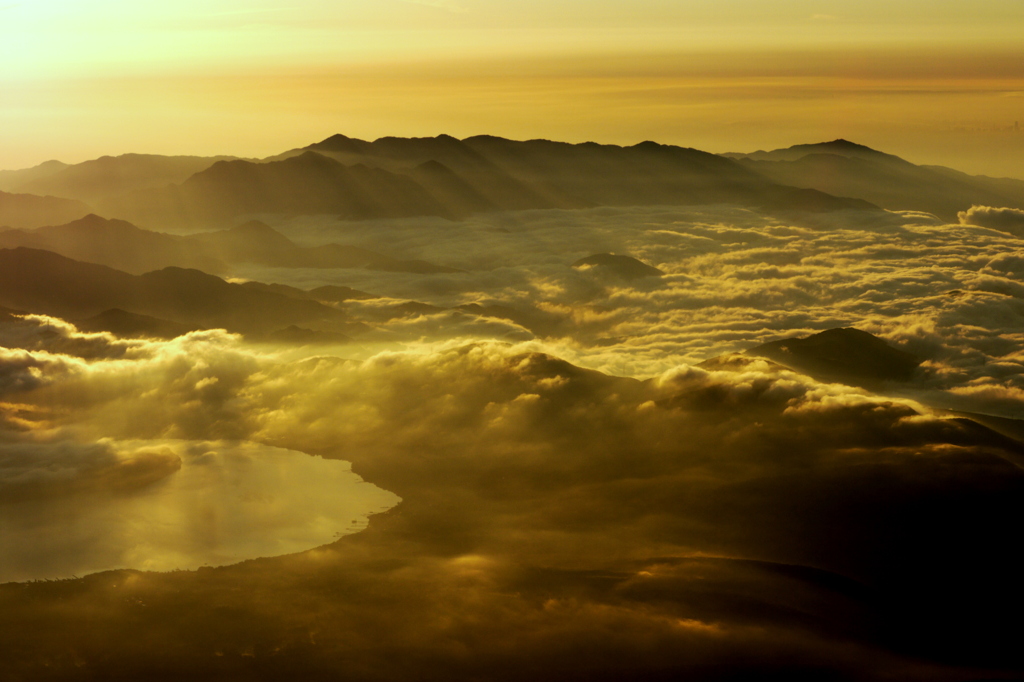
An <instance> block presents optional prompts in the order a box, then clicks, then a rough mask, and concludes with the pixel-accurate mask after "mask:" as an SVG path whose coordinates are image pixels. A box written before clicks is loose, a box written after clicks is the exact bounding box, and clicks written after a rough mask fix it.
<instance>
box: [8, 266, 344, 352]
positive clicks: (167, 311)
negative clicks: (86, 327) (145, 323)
mask: <svg viewBox="0 0 1024 682" xmlns="http://www.w3.org/2000/svg"><path fill="white" fill-rule="evenodd" d="M0 306H3V307H6V308H11V309H16V310H24V311H27V312H33V313H43V314H48V315H55V316H58V317H63V318H65V319H70V320H77V319H85V318H94V320H93V321H97V320H96V319H95V318H96V317H97V316H100V315H101V314H106V315H107V316H108V317H114V318H117V319H116V320H115V321H119V322H120V321H125V320H128V321H131V322H132V323H133V324H138V323H139V320H137V319H136V320H131V319H130V315H127V316H126V315H124V314H120V313H111V312H110V311H111V309H118V310H119V311H122V313H129V314H131V315H142V316H148V317H152V318H157V320H160V321H168V322H172V323H176V324H178V325H185V326H187V327H192V328H203V329H209V328H225V329H228V330H229V331H237V332H243V333H252V334H257V335H259V334H266V333H270V332H273V331H275V330H278V329H282V328H286V327H288V326H290V325H304V326H307V327H308V326H313V327H315V328H317V329H321V330H325V331H345V330H347V329H349V327H350V325H349V324H348V322H347V318H346V316H345V314H344V313H342V312H341V311H339V310H337V309H335V308H332V307H330V306H327V305H324V304H322V303H318V302H316V301H313V300H299V299H296V298H292V297H288V296H284V295H281V294H278V293H274V292H272V291H266V290H261V289H258V288H254V287H246V286H243V285H241V284H232V283H228V282H225V281H224V280H222V279H220V278H219V277H215V276H213V275H208V274H206V273H204V272H201V271H199V270H190V269H183V268H176V267H169V268H164V269H162V270H156V271H153V272H148V273H145V274H143V275H131V274H129V273H126V272H121V271H119V270H114V269H112V268H108V267H105V266H102V265H95V264H92V263H82V262H79V261H75V260H71V259H70V258H65V257H64V256H60V255H58V254H55V253H51V252H49V251H40V250H37V249H27V248H17V249H0ZM99 321H109V320H103V318H102V317H101V318H100V320H99ZM178 328H180V327H178Z"/></svg>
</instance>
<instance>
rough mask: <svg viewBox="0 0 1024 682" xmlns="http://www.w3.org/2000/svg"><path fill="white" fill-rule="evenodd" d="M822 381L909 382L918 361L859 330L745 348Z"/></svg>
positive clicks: (833, 331) (862, 383) (857, 383)
mask: <svg viewBox="0 0 1024 682" xmlns="http://www.w3.org/2000/svg"><path fill="white" fill-rule="evenodd" d="M746 354H747V355H754V356H759V357H764V358H768V359H770V360H773V361H775V362H777V363H779V364H780V365H784V366H786V367H789V368H791V369H795V370H797V371H799V372H802V373H804V374H807V375H809V376H812V377H814V378H816V379H820V380H823V381H838V382H842V383H846V384H851V385H854V386H865V387H868V388H872V387H877V386H878V385H880V384H882V383H884V382H892V381H909V380H910V379H911V378H912V377H913V375H914V370H916V369H917V367H918V365H920V364H921V360H920V359H919V358H917V357H915V356H913V355H911V354H910V353H907V352H905V351H902V350H899V349H898V348H893V347H892V346H890V345H889V344H888V343H886V342H885V341H884V340H883V339H880V338H878V337H877V336H874V335H872V334H869V333H868V332H865V331H861V330H859V329H852V328H842V329H829V330H826V331H823V332H820V333H818V334H814V335H812V336H808V337H806V338H792V339H781V340H779V341H771V342H769V343H765V344H762V345H760V346H757V347H755V348H751V349H750V350H748V351H746Z"/></svg>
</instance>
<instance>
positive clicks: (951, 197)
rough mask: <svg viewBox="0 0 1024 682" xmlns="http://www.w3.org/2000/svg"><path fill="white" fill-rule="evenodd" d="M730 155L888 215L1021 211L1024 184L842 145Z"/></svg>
mask: <svg viewBox="0 0 1024 682" xmlns="http://www.w3.org/2000/svg"><path fill="white" fill-rule="evenodd" d="M729 156H731V157H734V158H738V159H739V160H740V162H741V163H743V164H745V165H746V167H747V168H749V169H750V170H752V171H754V172H757V173H760V174H761V175H762V176H764V177H765V178H767V179H770V180H772V181H773V182H776V183H779V184H784V185H792V186H795V187H804V188H809V189H815V190H818V191H821V192H825V193H828V194H833V195H839V196H851V197H859V198H862V199H865V200H867V201H870V202H872V203H874V204H877V205H879V206H882V207H884V208H888V209H893V210H913V211H925V212H928V213H934V214H935V215H937V216H939V217H940V218H942V219H944V220H947V221H949V222H955V221H956V214H957V212H958V211H963V210H966V209H968V208H970V207H971V206H972V205H974V204H982V205H986V206H1009V207H1014V208H1021V207H1024V181H1020V180H1012V179H1008V178H1003V179H996V178H987V177H984V176H970V175H967V174H965V173H960V172H958V171H954V170H952V169H949V168H942V167H940V166H917V165H914V164H912V163H910V162H909V161H905V160H903V159H901V158H899V157H897V156H892V155H891V154H883V153H882V152H879V151H876V150H874V149H871V148H869V147H865V146H863V145H857V144H853V143H852V142H847V141H845V140H836V141H834V142H826V143H822V144H810V145H796V146H794V147H790V148H788V149H779V150H775V151H771V152H763V151H762V152H754V153H753V154H747V155H739V154H731V155H729Z"/></svg>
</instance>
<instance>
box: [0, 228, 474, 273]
mask: <svg viewBox="0 0 1024 682" xmlns="http://www.w3.org/2000/svg"><path fill="white" fill-rule="evenodd" d="M17 247H28V248H33V249H44V250H47V251H53V252H54V253H59V254H61V255H64V256H67V257H68V258H73V259H75V260H81V261H86V262H89V263H98V264H101V265H107V266H109V267H112V268H116V269H118V270H124V271H125V272H129V273H134V274H142V273H145V272H150V271H151V270H158V269H160V268H165V267H170V266H174V267H181V268H196V269H199V270H204V271H206V272H212V273H221V274H223V273H226V272H228V271H229V270H230V264H237V263H256V264H260V265H270V266H277V267H293V268H294V267H302V268H361V269H368V270H383V271H388V272H412V273H420V274H425V273H432V272H455V271H456V270H455V269H454V268H449V267H445V266H442V265H434V264H432V263H427V262H426V261H421V260H401V259H398V258H392V257H390V256H386V255H382V254H379V253H377V252H375V251H370V250H369V249H364V248H361V247H358V246H347V245H342V244H323V245H320V246H314V247H301V246H298V245H296V244H295V243H293V242H292V241H291V240H290V239H288V238H287V237H285V236H284V235H283V234H281V233H280V232H277V231H275V230H274V229H273V228H271V227H270V226H269V225H266V224H264V223H261V222H259V221H250V222H247V223H244V224H242V225H237V226H235V227H232V228H230V229H227V230H219V231H214V232H200V233H197V234H194V235H189V236H178V235H170V234H164V233H162V232H153V231H150V230H144V229H142V228H139V227H136V226H135V225H133V224H132V223H129V222H126V221H124V220H107V219H106V218H101V217H99V216H97V215H88V216H86V217H84V218H81V219H79V220H74V221H72V222H70V223H67V224H65V225H55V226H49V227H41V228H37V229H34V230H6V231H0V248H17Z"/></svg>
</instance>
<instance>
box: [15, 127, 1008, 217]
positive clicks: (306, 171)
mask: <svg viewBox="0 0 1024 682" xmlns="http://www.w3.org/2000/svg"><path fill="white" fill-rule="evenodd" d="M0 192H6V193H8V194H7V195H0V227H3V226H7V227H36V226H40V225H53V224H58V223H60V222H67V221H69V220H73V219H74V218H77V217H81V216H83V215H85V214H86V213H88V212H90V211H92V212H97V213H100V214H101V215H104V216H106V217H110V218H119V219H123V220H128V221H131V222H133V223H135V224H137V225H141V226H144V227H148V228H160V229H174V230H179V229H214V228H223V227H230V226H232V225H235V224H238V223H239V222H244V220H245V219H247V218H251V217H252V216H256V215H259V214H267V213H274V214H286V215H300V214H332V215H337V216H338V217H340V218H342V219H352V220H358V219H372V218H403V217H416V216H439V217H445V218H462V217H465V216H468V215H472V214H474V213H480V212H485V211H498V210H521V209H543V208H562V209H570V208H584V207H594V206H628V205H659V204H664V205H690V204H709V203H729V204H738V205H742V206H749V207H754V208H764V209H768V210H799V211H830V210H839V209H863V210H872V209H875V208H877V207H881V208H886V209H893V210H914V211H924V212H928V213H933V214H935V215H937V216H939V217H941V218H942V219H944V220H947V221H953V220H955V219H956V214H957V212H959V211H964V210H966V209H968V208H970V206H971V205H975V204H978V205H990V206H1008V207H1014V208H1022V207H1024V181H1022V180H1013V179H1005V178H1004V179H999V178H989V177H984V176H971V175H967V174H965V173H960V172H958V171H955V170H952V169H949V168H943V167H939V166H918V165H915V164H912V163H910V162H908V161H905V160H903V159H900V158H899V157H896V156H893V155H891V154H885V153H882V152H879V151H876V150H874V149H871V148H869V147H865V146H863V145H858V144H854V143H852V142H848V141H846V140H835V141H832V142H825V143H820V144H803V145H796V146H793V147H789V148H787V149H777V150H774V151H758V152H753V153H750V154H739V153H732V154H723V155H715V154H709V153H707V152H702V151H699V150H696V149H689V148H684V147H677V146H672V145H661V144H657V143H654V142H642V143H640V144H637V145H633V146H629V147H622V146H617V145H602V144H597V143H593V142H587V143H583V144H567V143H563V142H552V141H549V140H529V141H514V140H507V139H504V138H500V137H493V136H487V135H481V136H476V137H469V138H466V139H464V140H458V139H456V138H454V137H450V136H448V135H439V136H438V137H429V138H398V137H384V138H381V139H378V140H375V141H373V142H369V141H365V140H358V139H353V138H349V137H345V136H344V135H334V136H332V137H329V138H327V139H326V140H323V141H321V142H318V143H315V144H311V145H309V146H307V147H303V148H301V149H294V150H290V151H288V152H285V153H283V154H279V155H277V156H273V157H269V158H266V159H262V160H253V159H248V160H246V159H237V158H232V157H181V156H179V157H175V156H156V155H143V154H126V155H123V156H117V157H109V156H107V157H102V158H99V159H95V160H92V161H86V162H84V163H80V164H75V165H67V164H62V163H60V162H59V161H48V162H46V163H44V164H40V165H39V166H36V167H34V168H29V169H23V170H17V171H0ZM11 193H16V194H17V195H18V196H20V197H22V198H20V199H18V200H17V202H19V203H20V206H21V208H5V202H6V204H9V205H10V206H14V200H12V199H9V198H6V197H9V196H10V195H11ZM28 195H33V196H34V197H35V199H31V200H30V199H27V198H24V197H26V196H28ZM58 199H62V200H65V201H74V202H81V203H75V204H69V203H64V204H61V205H60V206H58V205H57V203H55V202H57V201H58ZM33 201H35V202H36V204H37V205H30V204H31V203H32V202H33ZM54 211H64V213H62V214H61V215H60V217H59V218H57V217H54Z"/></svg>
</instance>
